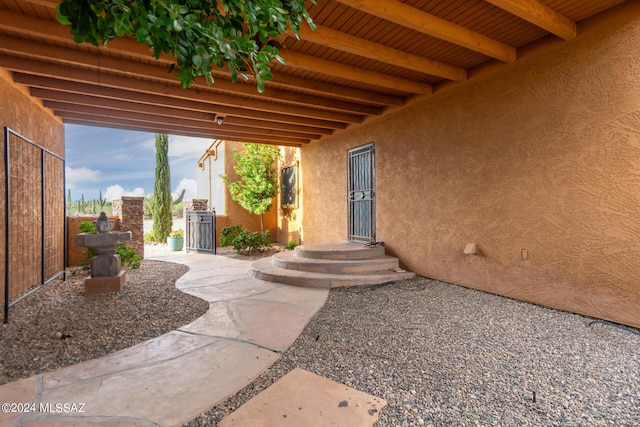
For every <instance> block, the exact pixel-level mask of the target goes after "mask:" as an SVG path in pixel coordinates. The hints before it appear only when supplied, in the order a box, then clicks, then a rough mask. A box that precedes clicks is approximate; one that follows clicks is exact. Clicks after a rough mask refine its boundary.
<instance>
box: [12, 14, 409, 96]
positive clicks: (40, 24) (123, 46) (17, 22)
mask: <svg viewBox="0 0 640 427" xmlns="http://www.w3.org/2000/svg"><path fill="white" fill-rule="evenodd" d="M0 29H4V30H6V31H12V32H15V33H18V34H23V35H28V36H31V37H38V38H44V39H47V40H51V41H55V42H59V43H65V44H67V45H69V46H78V45H77V44H76V43H75V42H74V41H73V38H72V36H71V34H69V30H68V27H64V26H62V25H60V24H58V23H56V22H53V21H47V20H42V19H36V18H31V17H27V16H25V15H20V14H17V13H13V12H8V11H7V12H5V11H3V13H2V15H1V16H0ZM82 46H83V47H86V48H88V49H91V51H92V53H94V54H99V52H100V51H109V52H112V53H116V54H120V55H123V56H126V57H133V58H139V59H143V60H147V61H149V60H153V61H155V58H153V56H152V54H151V51H150V50H149V48H148V47H146V46H144V45H141V44H140V43H138V42H136V41H134V40H130V39H122V38H117V39H115V40H113V41H111V42H110V43H109V45H108V47H95V46H92V45H89V44H87V43H85V44H83V45H82ZM76 51H77V49H76ZM157 61H158V62H159V63H161V64H163V65H165V66H168V65H170V64H173V63H174V62H175V60H174V58H172V57H171V56H169V55H161V56H160V58H159V59H158V60H157ZM212 73H213V74H214V77H216V76H217V77H220V78H216V81H215V82H214V84H213V85H212V86H211V87H212V88H214V89H216V88H220V89H226V90H229V91H232V92H235V93H237V92H242V93H245V94H249V95H253V96H256V95H258V92H257V89H256V86H255V84H254V83H244V82H240V81H239V82H236V83H231V82H230V81H228V80H225V79H226V78H227V77H228V75H229V74H228V72H226V71H225V70H217V69H213V70H212ZM165 75H167V76H168V77H170V78H173V79H174V80H176V81H177V78H176V77H175V76H173V75H169V74H167V73H166V70H165ZM356 81H361V80H357V79H356ZM272 82H274V83H277V84H278V85H279V86H280V87H286V88H295V89H297V90H302V91H305V92H311V93H315V94H317V95H320V96H322V95H323V94H326V93H331V94H332V96H333V97H335V98H337V99H343V98H344V99H350V100H352V101H355V102H363V103H368V104H373V105H389V106H399V105H402V103H403V100H402V98H400V97H394V96H391V95H385V94H378V93H375V92H370V91H365V90H360V89H355V88H350V87H348V86H338V85H334V84H329V83H323V82H317V81H313V80H309V79H303V78H299V77H294V76H278V75H276V76H274V79H273V80H272ZM225 83H226V84H228V85H232V86H228V85H225ZM382 87H386V86H382ZM269 89H270V88H269V84H267V90H269Z"/></svg>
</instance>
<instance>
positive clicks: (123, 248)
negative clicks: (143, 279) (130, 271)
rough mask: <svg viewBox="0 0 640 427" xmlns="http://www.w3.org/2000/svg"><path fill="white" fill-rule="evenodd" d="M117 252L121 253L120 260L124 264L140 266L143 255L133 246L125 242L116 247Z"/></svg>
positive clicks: (130, 266)
mask: <svg viewBox="0 0 640 427" xmlns="http://www.w3.org/2000/svg"><path fill="white" fill-rule="evenodd" d="M116 252H117V253H118V255H120V262H121V263H122V265H124V266H126V267H129V268H134V269H135V268H139V267H140V262H141V260H142V257H141V256H140V255H138V254H137V253H136V251H134V250H133V248H131V246H129V245H127V244H125V245H120V246H118V247H117V248H116Z"/></svg>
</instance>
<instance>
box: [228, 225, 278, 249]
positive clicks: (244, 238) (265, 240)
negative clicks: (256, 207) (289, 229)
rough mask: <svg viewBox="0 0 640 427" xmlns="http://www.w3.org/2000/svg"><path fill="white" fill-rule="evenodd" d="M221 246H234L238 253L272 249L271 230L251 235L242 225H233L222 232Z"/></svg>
mask: <svg viewBox="0 0 640 427" xmlns="http://www.w3.org/2000/svg"><path fill="white" fill-rule="evenodd" d="M220 246H232V247H233V250H234V251H236V252H237V253H241V252H249V253H251V252H253V251H261V250H264V249H266V248H269V247H271V236H270V235H269V230H267V231H264V232H260V231H254V232H253V233H249V231H248V230H245V229H244V228H242V226H241V225H231V226H229V227H225V228H223V229H222V231H221V232H220Z"/></svg>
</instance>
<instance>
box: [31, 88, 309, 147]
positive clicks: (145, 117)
mask: <svg viewBox="0 0 640 427" xmlns="http://www.w3.org/2000/svg"><path fill="white" fill-rule="evenodd" d="M87 98H90V97H87ZM88 102H89V103H88V104H81V103H77V102H73V103H71V102H63V101H59V100H57V98H56V100H46V99H45V100H43V105H44V106H45V107H47V108H50V109H51V110H54V111H56V113H58V112H60V113H62V112H64V113H65V114H61V116H64V115H66V113H83V114H88V115H93V116H107V117H110V118H112V119H126V120H134V121H138V122H144V123H154V124H164V125H172V126H182V127H185V128H196V129H209V130H211V131H212V132H216V131H219V130H221V129H220V126H221V125H218V124H217V123H215V121H214V120H213V117H215V116H213V115H211V114H209V120H206V121H203V120H198V119H192V118H190V117H185V115H173V116H167V115H159V114H155V113H154V112H147V111H146V110H141V109H140V105H139V104H135V103H126V102H124V101H121V102H120V103H119V104H120V105H119V106H115V105H114V103H111V106H109V107H107V106H104V105H101V104H100V105H96V103H95V100H94V98H90V99H89V101H88ZM123 104H125V105H123ZM185 112H186V111H185ZM229 121H230V120H225V121H224V123H223V125H224V130H225V131H233V132H240V133H243V134H246V135H256V136H260V135H262V136H269V137H274V138H298V139H305V140H309V139H320V136H321V135H318V134H316V135H314V134H308V133H298V132H292V131H288V130H274V129H260V130H257V129H255V128H249V129H244V128H243V127H238V126H235V125H234V124H233V123H229Z"/></svg>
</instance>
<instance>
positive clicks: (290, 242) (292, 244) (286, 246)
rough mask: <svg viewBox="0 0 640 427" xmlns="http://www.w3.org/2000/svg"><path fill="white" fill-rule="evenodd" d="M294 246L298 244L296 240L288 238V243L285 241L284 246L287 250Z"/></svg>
mask: <svg viewBox="0 0 640 427" xmlns="http://www.w3.org/2000/svg"><path fill="white" fill-rule="evenodd" d="M296 246H298V242H296V241H295V240H289V243H287V244H286V245H284V248H285V249H286V250H288V251H291V250H293V249H294V248H295V247H296Z"/></svg>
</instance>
